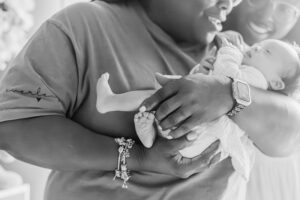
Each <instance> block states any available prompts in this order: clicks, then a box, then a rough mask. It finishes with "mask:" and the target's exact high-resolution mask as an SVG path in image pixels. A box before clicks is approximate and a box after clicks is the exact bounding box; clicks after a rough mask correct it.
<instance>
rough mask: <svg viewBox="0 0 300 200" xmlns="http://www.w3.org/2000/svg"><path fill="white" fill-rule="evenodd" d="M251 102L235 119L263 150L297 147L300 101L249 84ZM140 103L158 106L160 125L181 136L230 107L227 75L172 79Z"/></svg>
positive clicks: (271, 152)
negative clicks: (250, 86)
mask: <svg viewBox="0 0 300 200" xmlns="http://www.w3.org/2000/svg"><path fill="white" fill-rule="evenodd" d="M251 89H252V92H251V94H252V95H251V96H252V99H253V103H252V104H251V105H250V106H249V107H248V108H247V109H245V110H243V111H241V113H239V114H237V115H236V117H235V121H236V122H237V124H238V125H239V126H240V127H241V128H242V129H243V130H245V132H246V133H247V134H248V135H249V137H250V138H251V139H252V140H253V141H254V143H255V144H256V145H257V146H258V148H260V149H261V151H263V152H264V153H266V154H268V155H270V156H285V155H289V154H291V153H293V152H294V151H295V150H296V149H297V148H298V147H299V145H300V144H299V143H300V141H299V136H298V135H299V134H300V133H299V132H300V123H299V122H300V105H299V104H298V103H297V102H296V101H294V100H293V99H291V98H289V97H287V96H284V95H281V94H277V93H274V92H270V91H263V90H259V89H255V88H251ZM143 105H144V106H145V107H146V108H147V110H152V109H157V111H156V117H157V119H158V120H159V121H160V125H161V127H162V128H163V129H170V128H172V127H177V128H176V129H175V130H174V131H172V132H171V134H173V136H174V137H175V138H177V137H181V136H182V135H184V134H186V133H187V132H189V131H190V130H192V129H193V128H194V127H195V126H196V125H198V124H201V123H203V122H207V121H211V120H214V119H216V118H218V117H220V116H222V115H224V114H226V113H227V112H228V111H229V110H231V108H232V107H233V98H232V91H231V81H230V80H229V79H228V78H226V77H219V76H206V75H202V74H195V75H189V76H186V77H184V78H182V79H180V80H178V81H176V80H171V81H169V82H168V83H167V84H165V85H164V87H163V88H162V89H160V90H158V91H157V92H156V93H155V94H154V95H153V96H152V97H150V98H149V99H147V100H146V101H145V102H144V103H143Z"/></svg>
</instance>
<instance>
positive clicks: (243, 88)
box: [227, 77, 251, 117]
mask: <svg viewBox="0 0 300 200" xmlns="http://www.w3.org/2000/svg"><path fill="white" fill-rule="evenodd" d="M230 79H231V80H232V97H233V100H234V105H233V108H232V109H231V110H230V111H229V112H228V113H227V115H228V116H229V117H232V116H234V115H236V114H237V113H238V112H240V111H241V110H242V109H244V108H246V107H247V106H249V105H250V104H251V93H250V86H249V84H248V83H246V82H244V81H241V80H239V79H233V78H231V77H230Z"/></svg>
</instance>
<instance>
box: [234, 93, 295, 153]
mask: <svg viewBox="0 0 300 200" xmlns="http://www.w3.org/2000/svg"><path fill="white" fill-rule="evenodd" d="M251 93H252V95H251V96H252V104H251V105H250V106H249V107H248V108H246V109H245V110H244V111H242V112H241V113H239V114H238V115H236V117H235V118H234V120H235V122H236V123H237V124H238V125H239V126H240V127H241V128H242V129H243V130H245V132H246V133H247V134H248V135H249V137H250V138H251V139H252V140H253V142H254V143H255V145H256V146H257V147H258V148H259V149H260V150H261V151H262V152H264V153H265V154H267V155H269V156H286V155H290V154H292V153H293V152H295V150H296V149H298V148H299V146H300V144H299V142H300V141H299V134H300V104H298V102H296V101H295V100H293V99H291V98H290V97H287V96H284V95H281V94H278V93H274V92H270V91H264V90H260V89H256V88H251Z"/></svg>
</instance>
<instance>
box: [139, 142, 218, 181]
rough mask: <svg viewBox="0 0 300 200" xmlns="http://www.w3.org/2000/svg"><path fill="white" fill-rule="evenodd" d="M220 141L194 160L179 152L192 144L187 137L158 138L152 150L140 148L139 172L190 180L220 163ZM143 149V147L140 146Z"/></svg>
mask: <svg viewBox="0 0 300 200" xmlns="http://www.w3.org/2000/svg"><path fill="white" fill-rule="evenodd" d="M219 143H220V142H219V141H216V142H214V143H213V144H211V145H210V146H209V147H208V148H207V149H206V150H205V151H204V152H202V153H201V154H200V155H199V156H196V157H194V158H184V157H182V156H181V154H180V153H179V150H181V149H183V148H185V147H187V146H189V145H191V144H192V141H188V140H187V139H186V137H181V138H178V139H173V140H168V139H165V138H162V137H158V138H157V139H156V141H155V143H154V145H153V147H152V148H150V149H146V148H138V149H137V151H138V152H139V157H138V159H139V161H140V162H139V165H140V167H139V170H144V171H151V172H156V173H161V174H168V175H172V176H176V177H180V178H188V177H189V176H191V175H193V174H195V173H201V172H203V171H204V170H206V169H208V168H209V167H210V166H212V165H214V164H215V163H217V162H219V160H220V153H218V149H219ZM140 147H141V146H140Z"/></svg>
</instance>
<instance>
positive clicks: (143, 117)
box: [134, 112, 156, 148]
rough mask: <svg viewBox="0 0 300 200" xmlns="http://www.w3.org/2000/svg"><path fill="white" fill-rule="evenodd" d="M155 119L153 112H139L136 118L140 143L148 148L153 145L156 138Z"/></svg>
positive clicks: (136, 129) (135, 122)
mask: <svg viewBox="0 0 300 200" xmlns="http://www.w3.org/2000/svg"><path fill="white" fill-rule="evenodd" d="M154 119H155V117H154V114H153V113H151V112H139V113H137V114H135V116H134V125H135V131H136V133H137V135H138V137H139V139H140V141H141V142H142V143H143V145H144V146H145V147H147V148H150V147H151V146H152V145H153V142H154V140H155V136H156V131H155V128H154Z"/></svg>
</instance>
